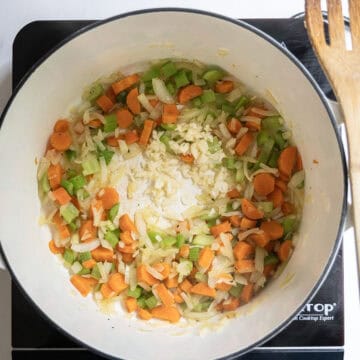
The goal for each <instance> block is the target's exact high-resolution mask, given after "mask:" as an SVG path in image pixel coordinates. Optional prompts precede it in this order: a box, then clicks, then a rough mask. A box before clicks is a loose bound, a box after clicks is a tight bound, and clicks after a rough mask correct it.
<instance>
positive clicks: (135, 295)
mask: <svg viewBox="0 0 360 360" xmlns="http://www.w3.org/2000/svg"><path fill="white" fill-rule="evenodd" d="M141 293H142V288H141V287H140V286H136V288H135V289H134V290H130V289H129V290H128V291H127V296H130V297H133V298H135V299H138V298H139V297H140V296H141Z"/></svg>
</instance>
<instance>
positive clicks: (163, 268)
mask: <svg viewBox="0 0 360 360" xmlns="http://www.w3.org/2000/svg"><path fill="white" fill-rule="evenodd" d="M152 267H153V268H154V269H155V270H156V271H157V272H159V273H160V274H161V275H162V276H163V277H164V279H166V278H167V277H168V276H169V274H170V265H169V264H168V263H166V262H158V263H156V264H154V265H152Z"/></svg>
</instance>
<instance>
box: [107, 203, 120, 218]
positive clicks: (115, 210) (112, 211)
mask: <svg viewBox="0 0 360 360" xmlns="http://www.w3.org/2000/svg"><path fill="white" fill-rule="evenodd" d="M119 207H120V204H119V203H117V204H115V205H114V206H113V207H112V208H111V209H110V210H109V214H108V218H109V220H110V221H114V219H115V217H116V215H117V214H118V212H119Z"/></svg>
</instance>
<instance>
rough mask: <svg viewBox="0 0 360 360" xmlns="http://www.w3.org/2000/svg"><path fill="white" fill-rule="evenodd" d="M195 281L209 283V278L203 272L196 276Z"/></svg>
mask: <svg viewBox="0 0 360 360" xmlns="http://www.w3.org/2000/svg"><path fill="white" fill-rule="evenodd" d="M195 279H196V280H197V281H198V282H207V281H208V277H207V275H206V274H203V273H201V272H197V273H196V274H195Z"/></svg>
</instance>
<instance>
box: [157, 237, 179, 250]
mask: <svg viewBox="0 0 360 360" xmlns="http://www.w3.org/2000/svg"><path fill="white" fill-rule="evenodd" d="M175 244H176V237H175V236H171V235H165V236H163V239H162V241H161V243H160V246H161V247H162V248H163V249H169V248H171V247H172V246H174V245H175Z"/></svg>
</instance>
